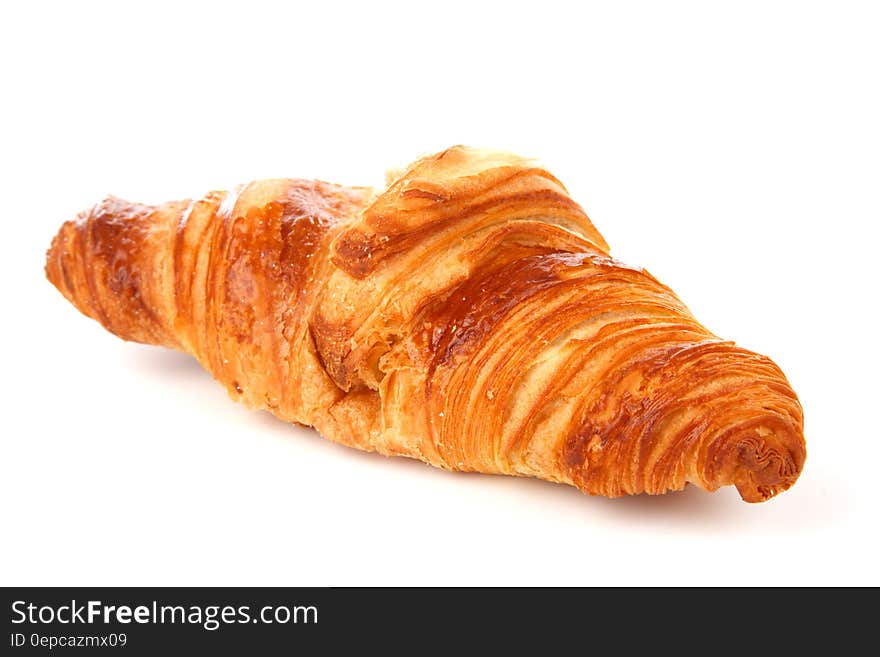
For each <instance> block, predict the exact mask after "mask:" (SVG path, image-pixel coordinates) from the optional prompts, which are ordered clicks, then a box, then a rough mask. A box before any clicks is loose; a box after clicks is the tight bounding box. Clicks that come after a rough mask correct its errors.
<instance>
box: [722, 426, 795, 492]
mask: <svg viewBox="0 0 880 657" xmlns="http://www.w3.org/2000/svg"><path fill="white" fill-rule="evenodd" d="M805 457H806V454H805V450H804V447H803V441H802V440H801V441H800V442H799V443H798V444H797V445H795V446H794V447H792V448H786V447H783V446H778V447H777V446H775V445H772V444H770V443H768V442H766V441H762V440H756V439H755V438H746V439H744V440H743V441H742V442H741V443H740V444H739V448H738V457H737V460H738V463H739V465H738V466H737V468H736V471H735V474H734V477H733V482H732V483H733V484H734V485H735V486H736V489H737V491H738V492H739V494H740V497H742V499H743V501H745V502H749V503H757V502H766V501H767V500H769V499H770V498H772V497H775V496H776V495H778V494H779V493H782V492H784V491H786V490H788V489H789V488H791V487H792V486H793V485H794V483H795V482H796V481H797V479H798V477H799V476H800V473H801V470H802V469H803V465H804V460H805Z"/></svg>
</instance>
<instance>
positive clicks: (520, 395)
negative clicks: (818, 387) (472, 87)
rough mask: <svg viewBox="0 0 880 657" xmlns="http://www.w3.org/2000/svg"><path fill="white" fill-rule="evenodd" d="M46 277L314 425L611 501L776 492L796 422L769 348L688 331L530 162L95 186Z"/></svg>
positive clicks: (785, 476) (675, 303)
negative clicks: (720, 491) (184, 192)
mask: <svg viewBox="0 0 880 657" xmlns="http://www.w3.org/2000/svg"><path fill="white" fill-rule="evenodd" d="M46 272H47V276H48V277H49V279H50V280H51V281H52V283H53V284H54V285H55V286H56V287H58V289H59V290H60V291H61V292H62V293H63V294H64V295H65V296H66V297H67V298H68V299H69V300H70V301H71V302H72V303H73V304H74V305H76V307H77V308H79V310H81V311H82V312H83V313H85V314H86V315H88V316H90V317H93V318H94V319H96V320H98V321H100V322H101V323H102V324H103V325H104V326H105V327H106V328H107V329H108V330H110V331H112V332H113V333H115V334H117V335H118V336H120V337H122V338H124V339H127V340H135V341H138V342H145V343H149V344H160V345H165V346H168V347H172V348H175V349H180V350H183V351H186V352H188V353H191V354H193V355H194V356H195V357H196V358H198V359H199V361H200V362H201V363H202V364H203V365H204V366H205V367H206V368H207V369H208V370H209V371H210V372H211V373H212V374H213V375H214V377H215V378H217V380H219V381H220V382H222V383H223V384H224V385H225V386H226V387H227V389H228V391H229V393H230V395H231V396H232V397H233V398H235V399H239V400H241V401H243V402H245V403H247V404H249V405H250V406H253V407H256V408H265V409H268V410H270V411H271V412H273V413H274V414H275V415H277V416H278V417H280V418H282V419H285V420H288V421H292V422H298V423H301V424H305V425H311V426H314V427H316V428H317V429H318V430H319V431H320V432H321V433H322V434H323V435H324V436H326V437H327V438H329V439H331V440H335V441H337V442H340V443H343V444H346V445H350V446H353V447H358V448H360V449H365V450H374V451H378V452H381V453H383V454H389V455H402V456H409V457H413V458H418V459H421V460H423V461H426V462H428V463H431V464H432V465H436V466H440V467H443V468H447V469H451V470H466V471H478V472H490V473H503V474H515V475H525V476H534V477H540V478H542V479H547V480H551V481H558V482H563V483H568V484H572V485H575V486H577V487H578V488H580V489H581V490H583V491H585V492H588V493H593V494H600V495H606V496H612V497H613V496H619V495H625V494H637V493H651V494H658V493H664V492H666V491H668V490H678V489H681V488H683V487H684V486H685V485H686V484H687V483H693V484H696V485H698V486H701V487H703V488H706V489H708V490H715V489H716V488H718V487H719V486H724V485H735V486H736V487H737V489H738V490H739V492H740V494H741V495H742V497H743V499H745V500H747V501H750V502H755V501H762V500H765V499H768V498H769V497H772V496H773V495H775V494H776V493H778V492H780V491H782V490H785V489H786V488H788V487H789V486H791V485H792V484H793V483H794V481H795V480H796V479H797V477H798V475H799V474H800V471H801V469H802V467H803V463H804V459H805V455H806V452H805V445H804V440H803V418H802V413H801V407H800V405H799V403H798V400H797V397H796V395H795V394H794V392H793V391H792V389H791V387H790V386H789V384H788V382H787V381H786V379H785V376H784V375H783V374H782V372H781V371H780V370H779V368H778V367H776V365H775V364H774V363H773V362H772V361H770V360H769V359H768V358H765V357H763V356H759V355H757V354H754V353H751V352H749V351H746V350H744V349H741V348H739V347H737V346H736V345H735V344H733V343H732V342H726V341H723V340H721V339H719V338H717V337H716V336H714V335H712V334H711V333H710V332H709V331H707V330H706V329H705V328H703V327H702V326H701V325H700V324H699V323H698V322H697V321H696V320H695V319H694V317H693V316H692V315H691V313H690V311H689V310H688V309H687V308H686V307H685V306H684V304H682V303H681V301H680V300H679V299H678V298H677V297H676V296H675V294H674V293H673V292H672V291H671V290H669V288H667V287H666V286H664V285H662V284H661V283H659V282H658V281H657V280H656V279H654V278H653V277H652V276H651V275H650V274H648V273H647V272H645V271H644V270H641V269H638V268H633V267H629V266H626V265H624V264H622V263H620V262H618V261H616V260H614V259H612V258H611V257H610V256H609V255H608V247H607V245H606V243H605V241H604V239H603V238H602V236H601V235H600V234H599V233H598V231H597V230H596V229H595V227H594V226H593V225H592V223H591V222H590V220H589V218H588V217H587V216H586V214H585V213H584V212H583V210H582V209H581V208H580V206H578V205H577V204H576V203H575V202H574V201H572V200H571V198H570V197H569V196H568V194H567V192H566V191H565V188H564V187H563V186H562V184H561V183H560V182H559V181H558V180H556V179H555V178H554V177H553V176H551V175H550V174H549V173H547V172H546V171H545V170H543V169H541V168H539V167H537V166H535V165H534V164H533V163H531V162H530V161H528V160H524V159H522V158H518V157H515V156H511V155H506V154H499V153H492V152H484V151H475V150H471V149H466V148H462V147H454V148H451V149H448V150H446V151H444V152H442V153H439V154H437V155H434V156H430V157H426V158H423V159H421V160H419V161H417V162H416V163H414V164H413V165H411V166H410V167H409V168H408V169H406V170H404V172H403V173H402V174H400V175H399V176H398V177H396V178H394V179H393V180H392V181H391V183H390V185H389V187H388V188H387V189H386V190H385V191H384V192H382V193H381V194H376V193H375V192H374V191H373V190H370V189H366V188H350V187H341V186H337V185H331V184H327V183H322V182H316V181H305V180H266V181H258V182H253V183H250V184H248V185H244V186H242V187H240V188H239V189H237V190H234V191H232V192H215V193H211V194H209V195H207V196H206V197H204V198H203V199H200V200H197V201H184V202H175V203H168V204H165V205H161V206H155V207H154V206H143V205H137V204H132V203H128V202H125V201H122V200H120V199H115V198H110V199H107V200H105V201H103V202H102V203H100V204H98V205H96V206H95V207H94V208H92V209H91V210H90V211H88V212H86V213H83V214H82V215H80V216H79V217H78V218H77V219H76V220H75V221H72V222H67V223H65V224H64V225H63V226H62V228H61V230H60V231H59V233H58V235H57V236H56V237H55V239H54V240H53V242H52V246H51V248H50V250H49V253H48V255H47V265H46Z"/></svg>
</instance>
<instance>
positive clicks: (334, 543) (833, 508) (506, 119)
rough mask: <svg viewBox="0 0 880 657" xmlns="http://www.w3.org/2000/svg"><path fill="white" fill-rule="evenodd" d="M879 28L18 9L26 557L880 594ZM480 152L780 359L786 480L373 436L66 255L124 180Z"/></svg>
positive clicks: (272, 578) (7, 293)
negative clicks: (538, 464)
mask: <svg viewBox="0 0 880 657" xmlns="http://www.w3.org/2000/svg"><path fill="white" fill-rule="evenodd" d="M300 4H301V5H302V6H300ZM878 33H880V21H878V15H877V9H876V4H874V5H872V4H871V3H864V4H860V3H846V2H827V3H805V2H798V3H791V4H786V3H779V2H754V3H753V2H730V3H703V2H694V3H629V2H622V3H611V2H609V3H603V4H602V5H600V6H589V5H586V4H585V3H580V2H578V3H576V2H561V3H555V2H548V1H542V2H528V3H515V2H504V3H499V4H491V3H482V2H476V1H475V0H472V1H470V2H465V3H454V2H448V1H443V2H434V3H430V4H422V3H400V4H380V3H376V2H364V3H357V4H354V3H352V6H348V5H337V4H334V3H330V2H313V3H280V2H279V3H277V4H262V3H257V2H242V3H241V4H238V5H226V4H222V3H205V4H203V5H200V4H198V3H179V2H174V3H169V4H163V3H156V2H150V3H143V5H142V6H141V7H140V8H137V7H136V6H134V5H132V4H130V3H108V4H93V3H87V2H77V3H58V4H57V5H47V4H44V3H39V2H31V3H15V4H13V3H3V5H2V9H0V72H2V73H0V74H2V87H0V95H2V100H0V119H2V120H0V136H2V143H0V181H2V192H3V193H2V197H0V198H2V205H0V209H2V213H3V219H2V227H3V231H4V232H3V233H2V234H3V236H4V239H3V255H2V258H0V266H2V272H0V286H2V289H0V292H2V300H3V319H2V322H0V326H2V329H0V330H2V343H0V344H2V347H3V351H2V372H0V386H2V398H3V414H2V419H0V422H2V429H0V433H2V457H0V512H2V517H0V583H2V584H6V585H12V584H21V585H50V584H92V585H134V584H156V585H160V584H176V585H197V584H210V585H236V584H251V585H270V584H277V585H340V584H562V585H569V584H572V585H574V584H577V585H591V584H773V585H776V584H873V585H877V584H880V576H878V575H880V571H878V560H877V558H876V556H877V553H878V550H880V544H878V519H880V511H878V503H880V493H878V490H880V481H878V477H877V475H876V473H877V471H878V467H880V435H878V434H880V430H878V421H877V417H878V412H880V403H878V400H877V393H878V371H880V370H878V366H880V363H878V356H877V334H878V328H877V319H878V311H877V305H878V294H877V283H878V273H877V265H876V253H877V248H878V244H877V237H878V229H877V222H878V219H880V194H878V191H880V190H878V183H880V130H878V124H880V120H878V117H880V91H878V80H880V73H878V63H880V46H878ZM454 143H465V144H470V145H475V146H484V147H495V148H502V149H506V150H511V151H515V152H518V153H521V154H525V155H530V156H536V157H538V158H540V159H541V160H542V161H543V162H544V163H545V164H546V165H547V166H548V168H549V169H550V170H551V171H552V172H554V173H555V174H556V175H557V176H558V177H559V178H561V179H562V180H563V182H565V183H566V184H567V186H568V187H569V190H570V191H571V193H572V195H573V196H574V198H575V199H576V200H578V201H580V202H581V204H582V205H583V206H584V207H585V208H586V210H587V212H588V213H589V214H590V216H591V217H592V218H593V220H594V222H595V223H596V225H597V226H598V228H599V229H600V230H601V231H602V232H603V233H604V235H605V236H606V238H607V239H608V242H609V243H610V244H611V246H612V252H613V254H614V255H616V256H617V257H619V258H621V259H623V260H625V261H629V262H632V263H633V264H640V265H644V266H645V267H647V268H648V269H649V270H650V271H651V272H652V273H653V274H654V275H656V276H657V277H658V278H660V279H661V280H662V281H664V282H666V283H668V284H669V285H670V286H671V287H672V288H673V289H675V290H676V291H677V292H678V293H679V295H680V296H681V297H682V298H683V299H684V301H685V302H686V303H688V305H689V306H690V307H691V308H692V309H693V311H694V312H695V314H696V315H697V317H698V318H700V319H701V320H702V321H703V322H704V323H705V324H706V325H707V326H708V327H709V328H710V329H711V330H713V331H715V332H716V333H718V334H720V335H722V336H724V337H728V338H733V339H736V340H737V341H738V342H739V343H740V344H742V345H744V346H746V347H748V348H751V349H754V350H757V351H759V352H762V353H766V354H769V355H771V356H772V357H773V358H774V360H776V362H777V363H779V365H780V366H781V367H782V368H783V370H784V371H785V372H786V373H787V375H788V377H789V378H790V380H791V382H792V385H793V386H794V388H795V389H796V390H797V392H798V393H799V395H800V398H801V401H802V403H803V406H804V409H805V415H806V428H807V434H806V435H807V444H808V451H809V456H808V460H807V464H806V469H805V471H804V473H803V476H802V477H801V479H800V481H799V482H798V483H797V484H796V485H795V487H794V488H793V489H792V490H790V491H789V492H787V493H784V494H782V495H781V496H779V497H778V498H776V499H774V500H772V501H770V502H768V503H766V504H762V505H748V504H745V503H743V502H741V501H740V500H739V497H738V496H737V494H736V492H735V491H734V490H733V489H727V490H722V491H719V492H718V493H715V494H709V493H705V492H703V491H700V490H688V491H686V492H684V493H681V494H676V495H669V496H665V497H660V498H644V497H642V498H630V499H623V500H606V499H601V498H589V497H585V496H583V495H581V494H580V493H579V492H577V491H576V490H574V489H572V488H568V487H563V486H558V485H553V484H548V483H543V482H539V481H531V480H519V479H513V478H503V477H491V476H481V475H453V474H449V473H446V472H442V471H439V470H434V469H431V468H429V467H427V466H424V465H422V464H419V463H416V462H410V461H406V460H393V459H386V458H383V457H379V456H376V455H371V454H363V453H359V452H356V451H352V450H348V449H346V448H342V447H339V446H336V445H333V444H331V443H329V442H327V441H324V440H323V439H321V438H319V437H318V436H317V435H316V434H315V433H313V432H312V431H310V430H306V429H300V428H295V427H292V426H288V425H285V424H283V423H282V422H280V421H277V420H275V419H273V418H272V417H271V416H269V415H268V414H266V413H261V412H253V411H248V410H246V409H245V408H244V407H242V406H239V405H237V404H235V403H233V402H232V401H230V400H229V399H228V398H227V396H226V393H225V392H224V391H223V389H222V387H221V386H219V385H218V384H216V383H214V382H213V381H212V380H211V378H210V376H208V375H207V374H206V373H204V372H203V371H202V370H201V369H200V368H199V367H198V366H197V365H196V363H195V362H194V361H193V360H192V359H190V358H189V357H186V356H183V355H180V354H176V353H172V352H169V351H164V350H161V349H158V348H153V347H145V346H140V345H135V344H128V343H124V342H122V341H120V340H118V339H116V338H115V337H113V336H112V335H110V334H108V333H106V332H105V331H103V330H102V329H101V328H100V326H99V325H98V324H96V323H95V322H93V321H91V320H88V319H86V318H84V317H82V316H80V315H79V314H78V313H77V312H76V311H75V310H74V309H73V308H72V307H71V306H70V305H69V304H68V303H67V302H66V301H64V299H63V298H62V297H61V296H60V295H59V294H58V293H57V292H56V291H55V289H54V288H53V287H52V286H51V285H50V284H49V283H48V282H46V280H45V279H44V277H43V269H42V268H43V259H44V252H45V249H46V248H47V247H48V245H49V241H50V239H51V237H52V235H53V234H54V232H55V231H56V229H57V228H58V226H59V225H60V224H61V222H62V221H64V220H65V219H68V218H71V217H72V216H73V215H75V214H76V213H77V212H78V211H79V210H81V209H83V208H85V207H88V206H90V205H91V204H93V203H94V202H96V201H98V200H100V199H101V198H103V197H104V196H105V195H106V194H108V193H113V194H116V195H119V196H122V197H125V198H130V199H132V200H139V201H144V202H159V201H164V200H169V199H174V198H184V197H190V196H193V195H200V194H202V193H203V192H205V191H207V190H208V189H211V188H225V187H229V186H231V185H234V184H236V183H239V182H244V181H247V180H251V179H255V178H261V177H271V176H291V177H293V176H296V177H314V178H322V179H325V180H331V181H336V182H341V183H350V184H379V183H381V181H382V178H383V174H384V171H385V169H386V168H390V167H396V166H400V165H402V164H405V163H407V162H408V161H410V160H412V159H413V158H415V157H416V156H418V155H420V154H422V153H425V152H430V151H435V150H439V149H441V148H444V147H446V146H448V145H451V144H454Z"/></svg>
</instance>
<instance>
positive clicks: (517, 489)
mask: <svg viewBox="0 0 880 657" xmlns="http://www.w3.org/2000/svg"><path fill="white" fill-rule="evenodd" d="M135 347H139V345H135ZM125 353H126V358H127V360H128V364H129V365H130V366H131V367H133V368H135V369H137V370H138V371H140V372H141V373H142V374H143V375H145V376H150V377H152V378H154V379H158V380H161V381H164V382H167V381H168V380H169V379H173V380H175V381H176V382H179V383H181V382H186V383H187V384H189V385H193V386H197V387H198V388H200V389H204V390H205V392H207V391H208V389H209V388H210V389H212V390H215V391H218V392H219V393H221V394H222V390H221V389H220V388H219V387H218V386H217V383H216V382H215V381H214V380H213V379H212V378H211V376H210V374H208V372H206V371H205V370H204V369H203V368H202V367H201V365H199V363H198V361H196V359H195V358H193V357H192V356H190V355H187V354H183V353H180V352H177V351H173V350H170V349H156V348H155V347H146V346H145V347H139V348H134V349H132V348H131V346H130V345H129V346H127V349H126V350H125ZM229 408H230V409H234V408H235V406H233V405H230V406H229ZM252 416H253V418H254V422H255V424H256V423H259V424H260V425H261V426H262V427H265V429H266V430H267V431H271V432H276V433H277V435H278V437H279V438H281V439H283V440H290V439H294V438H299V439H302V438H305V437H306V435H310V436H312V437H314V439H315V442H314V446H319V447H320V448H321V449H327V450H331V451H332V454H333V457H334V458H353V459H359V460H362V461H366V462H367V463H369V464H370V465H372V466H374V467H378V468H401V469H414V468H418V469H420V470H421V471H422V474H421V475H420V476H425V477H428V476H433V477H454V478H456V479H458V480H459V485H462V486H471V487H472V489H473V491H474V494H475V495H477V496H481V497H482V496H492V497H497V496H498V493H499V492H502V494H503V495H505V496H509V497H510V500H511V504H519V505H522V506H523V507H524V508H526V509H530V508H531V509H535V510H537V511H540V512H542V513H543V512H546V510H547V509H549V508H553V509H554V510H555V512H557V513H564V514H566V515H572V516H574V517H579V518H580V519H581V520H586V521H596V520H597V519H601V520H603V521H608V520H611V521H613V522H615V523H619V524H623V525H645V526H655V527H657V526H662V527H666V528H670V527H677V528H679V529H685V530H686V529H688V528H694V529H696V528H699V529H701V530H705V529H706V528H707V527H711V528H713V529H724V530H726V531H731V532H733V531H738V530H741V529H742V526H743V524H744V523H747V524H751V522H750V519H751V520H756V519H755V518H754V514H755V512H757V511H758V509H756V508H755V507H754V506H753V505H747V504H743V502H741V501H740V500H739V499H738V496H737V495H736V493H735V491H734V490H733V489H729V488H724V489H721V490H719V491H717V492H715V493H708V492H706V491H704V490H701V489H699V488H697V487H696V486H687V487H686V488H685V489H684V490H682V491H678V492H672V493H668V494H666V495H636V496H627V497H621V498H616V499H608V498H605V497H599V496H595V497H594V496H586V495H584V494H583V493H581V492H580V491H578V490H577V489H575V488H572V487H571V486H566V485H560V484H553V483H549V482H546V481H542V480H539V479H532V478H525V477H507V476H498V475H489V474H480V473H460V472H456V473H453V472H445V471H443V470H439V469H436V468H433V467H431V466H428V465H426V464H424V463H421V462H420V461H415V460H412V459H407V458H388V457H385V456H382V455H380V454H377V453H374V452H362V451H359V450H354V449H350V448H348V447H343V446H341V445H338V444H336V443H333V442H330V441H327V440H323V439H321V438H320V436H319V435H318V433H317V432H315V431H314V430H313V429H304V431H302V432H301V433H302V434H305V435H301V436H296V437H294V436H292V435H291V431H290V428H291V425H290V424H288V423H286V422H284V421H282V420H279V419H278V418H276V417H275V416H273V415H271V414H270V413H268V412H259V413H256V412H255V413H252ZM597 516H598V518H597ZM813 519H814V520H816V518H815V517H813Z"/></svg>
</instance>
